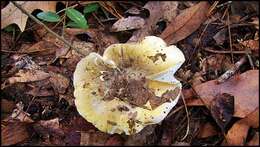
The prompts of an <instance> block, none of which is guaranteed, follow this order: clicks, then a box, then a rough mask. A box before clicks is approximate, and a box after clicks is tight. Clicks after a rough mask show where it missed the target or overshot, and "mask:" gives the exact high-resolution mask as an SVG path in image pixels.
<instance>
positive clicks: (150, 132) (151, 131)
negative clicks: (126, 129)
mask: <svg viewBox="0 0 260 147" xmlns="http://www.w3.org/2000/svg"><path fill="white" fill-rule="evenodd" d="M155 127H156V125H149V126H147V127H145V128H144V129H143V130H142V131H140V132H139V133H137V134H134V135H131V136H128V138H127V140H126V141H125V144H124V145H126V146H137V145H139V146H140V145H151V144H154V143H155V138H154V136H155Z"/></svg>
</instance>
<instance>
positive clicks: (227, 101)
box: [210, 93, 234, 132]
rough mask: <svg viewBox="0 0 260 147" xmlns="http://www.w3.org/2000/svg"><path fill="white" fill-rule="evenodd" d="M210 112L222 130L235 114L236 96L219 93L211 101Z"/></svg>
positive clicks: (223, 130)
mask: <svg viewBox="0 0 260 147" xmlns="http://www.w3.org/2000/svg"><path fill="white" fill-rule="evenodd" d="M210 112H211V115H212V117H213V118H214V119H215V121H216V122H217V124H218V125H219V127H220V128H221V130H222V132H225V128H226V125H227V124H228V123H229V122H230V120H231V118H232V116H233V114H234V97H233V96H232V95H230V94H227V93H221V94H217V95H216V97H215V98H214V99H213V100H212V101H211V103H210Z"/></svg>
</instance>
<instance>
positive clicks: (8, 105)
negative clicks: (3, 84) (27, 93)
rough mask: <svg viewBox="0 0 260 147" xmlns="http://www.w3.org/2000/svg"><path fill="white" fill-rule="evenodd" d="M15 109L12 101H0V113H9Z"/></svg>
mask: <svg viewBox="0 0 260 147" xmlns="http://www.w3.org/2000/svg"><path fill="white" fill-rule="evenodd" d="M14 108H15V103H14V101H9V100H7V99H3V98H2V99H1V112H5V113H10V112H12V111H13V109H14Z"/></svg>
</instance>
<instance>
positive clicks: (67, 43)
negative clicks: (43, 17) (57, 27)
mask: <svg viewBox="0 0 260 147" xmlns="http://www.w3.org/2000/svg"><path fill="white" fill-rule="evenodd" d="M11 3H13V4H14V5H15V6H16V7H17V8H18V9H20V10H21V11H22V12H23V13H24V14H26V15H27V16H28V17H30V18H31V19H32V20H33V21H35V22H36V23H38V24H39V25H41V26H43V27H44V28H45V29H46V30H47V31H48V32H49V33H51V34H52V35H54V36H55V37H57V38H58V39H59V40H61V41H62V42H64V43H65V44H66V45H68V46H69V47H70V48H72V49H74V50H75V51H77V52H78V53H80V54H82V55H85V54H84V53H83V52H82V51H81V50H80V49H78V48H75V47H73V46H72V45H71V43H70V42H68V41H67V40H65V39H64V38H62V37H61V36H59V35H58V34H57V33H55V32H53V31H52V30H51V29H49V28H48V27H47V26H46V25H45V24H44V23H42V22H41V21H39V20H38V19H37V18H35V17H34V16H33V15H31V14H30V13H28V12H27V11H26V10H25V9H24V8H23V7H22V6H21V5H19V4H17V3H16V2H15V1H11Z"/></svg>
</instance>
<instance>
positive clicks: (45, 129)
mask: <svg viewBox="0 0 260 147" xmlns="http://www.w3.org/2000/svg"><path fill="white" fill-rule="evenodd" d="M33 128H34V129H35V130H36V132H38V133H40V134H43V135H48V134H52V133H53V134H57V135H60V136H63V135H64V132H63V130H62V129H61V128H60V123H59V118H54V119H50V120H40V121H38V122H37V123H35V124H33Z"/></svg>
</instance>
